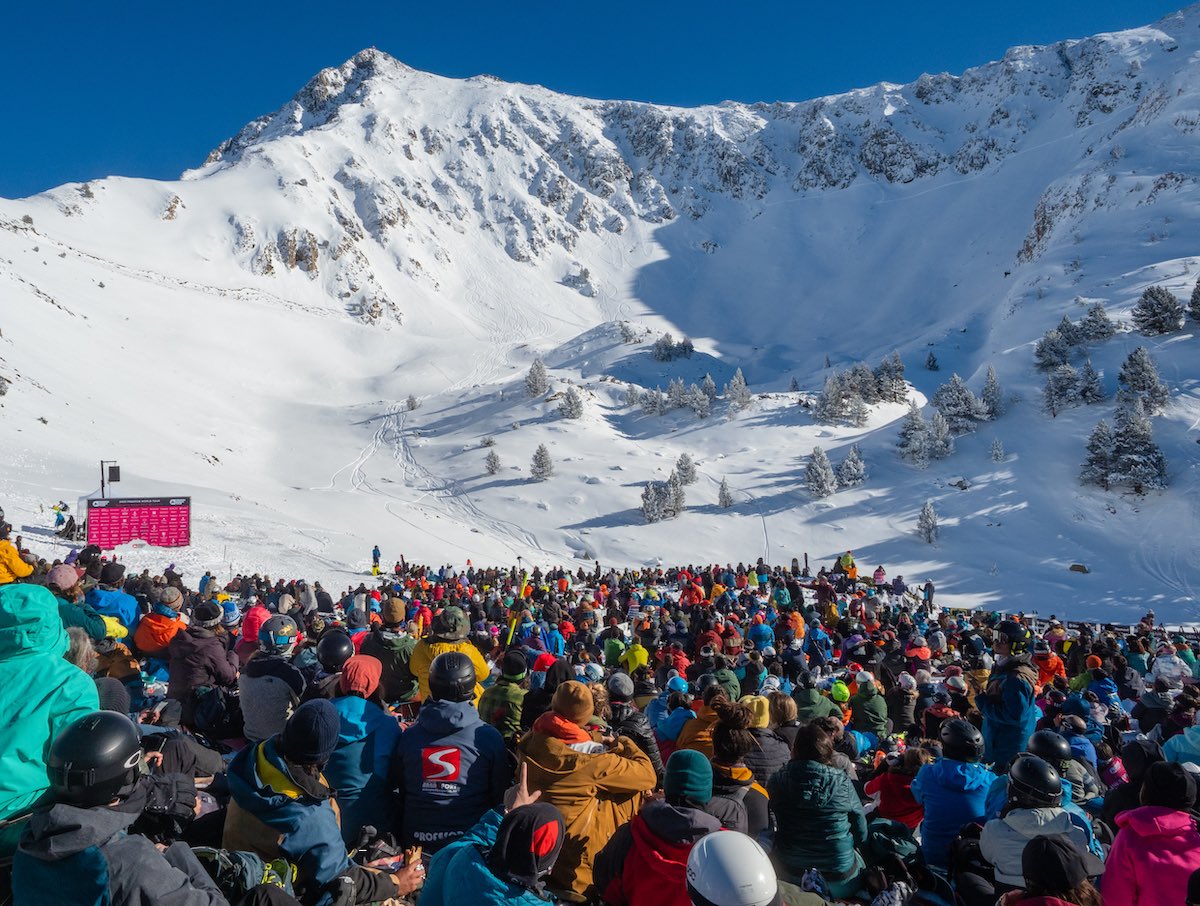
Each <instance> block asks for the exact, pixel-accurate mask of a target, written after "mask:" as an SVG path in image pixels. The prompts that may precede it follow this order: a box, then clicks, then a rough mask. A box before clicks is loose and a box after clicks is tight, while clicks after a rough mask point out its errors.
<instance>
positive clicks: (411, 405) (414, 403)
mask: <svg viewBox="0 0 1200 906" xmlns="http://www.w3.org/2000/svg"><path fill="white" fill-rule="evenodd" d="M420 405H421V403H420V401H419V400H418V399H417V398H416V397H415V396H413V395H412V394H411V393H410V394H409V395H408V399H406V400H405V401H404V408H405V409H407V410H408V411H409V412H413V411H414V410H416V408H417V407H418V406H420Z"/></svg>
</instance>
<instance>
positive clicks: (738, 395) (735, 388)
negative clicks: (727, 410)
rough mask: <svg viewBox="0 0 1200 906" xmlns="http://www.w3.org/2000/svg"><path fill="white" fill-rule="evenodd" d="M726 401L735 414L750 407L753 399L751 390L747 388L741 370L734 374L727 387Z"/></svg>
mask: <svg viewBox="0 0 1200 906" xmlns="http://www.w3.org/2000/svg"><path fill="white" fill-rule="evenodd" d="M725 399H726V400H728V401H729V405H730V406H732V407H733V410H734V411H735V412H740V411H741V410H742V409H745V408H746V407H747V406H749V405H750V400H751V399H752V397H751V394H750V388H749V387H748V386H746V378H745V376H744V375H743V374H742V369H741V368H739V369H738V370H737V371H735V372H734V374H733V377H732V378H730V379H729V383H728V384H726V385H725Z"/></svg>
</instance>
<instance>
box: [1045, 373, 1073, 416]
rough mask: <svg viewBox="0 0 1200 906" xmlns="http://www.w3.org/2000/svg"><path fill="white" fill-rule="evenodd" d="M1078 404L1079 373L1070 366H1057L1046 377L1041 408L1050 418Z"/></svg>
mask: <svg viewBox="0 0 1200 906" xmlns="http://www.w3.org/2000/svg"><path fill="white" fill-rule="evenodd" d="M1078 402H1079V372H1078V371H1076V370H1075V368H1074V367H1073V366H1071V365H1059V366H1058V367H1057V368H1055V369H1054V370H1053V371H1051V372H1050V373H1049V374H1048V375H1046V385H1045V386H1044V387H1043V388H1042V407H1043V408H1044V409H1045V410H1046V413H1047V414H1048V415H1049V416H1050V417H1051V418H1057V417H1058V413H1060V412H1062V411H1063V410H1064V409H1069V408H1070V407H1071V406H1074V405H1076V404H1077V403H1078Z"/></svg>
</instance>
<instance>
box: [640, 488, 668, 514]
mask: <svg viewBox="0 0 1200 906" xmlns="http://www.w3.org/2000/svg"><path fill="white" fill-rule="evenodd" d="M666 508H667V499H666V485H665V484H664V483H663V482H661V481H648V482H646V486H645V487H644V488H642V518H643V519H645V520H646V521H647V522H661V521H662V520H663V518H664V516H665V512H666Z"/></svg>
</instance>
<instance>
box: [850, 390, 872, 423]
mask: <svg viewBox="0 0 1200 906" xmlns="http://www.w3.org/2000/svg"><path fill="white" fill-rule="evenodd" d="M870 419H871V410H870V409H868V408H867V404H866V403H864V402H863V401H862V398H861V397H857V396H855V397H852V398H851V400H850V411H849V412H848V413H847V414H846V421H848V422H850V424H852V425H853V426H854V427H856V428H865V427H866V425H867V422H868V421H870Z"/></svg>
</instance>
